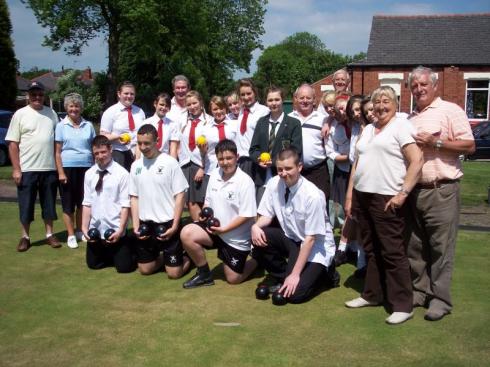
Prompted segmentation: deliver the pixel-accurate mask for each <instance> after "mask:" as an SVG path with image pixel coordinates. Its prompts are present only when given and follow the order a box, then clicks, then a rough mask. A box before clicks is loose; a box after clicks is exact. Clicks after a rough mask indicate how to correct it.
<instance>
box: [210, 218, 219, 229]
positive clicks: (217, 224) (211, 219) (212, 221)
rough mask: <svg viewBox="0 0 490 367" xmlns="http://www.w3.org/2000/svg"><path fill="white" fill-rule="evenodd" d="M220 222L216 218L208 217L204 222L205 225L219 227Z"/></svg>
mask: <svg viewBox="0 0 490 367" xmlns="http://www.w3.org/2000/svg"><path fill="white" fill-rule="evenodd" d="M220 224H221V223H220V221H219V219H218V218H209V219H208V221H207V222H206V227H208V228H211V227H219V226H220Z"/></svg>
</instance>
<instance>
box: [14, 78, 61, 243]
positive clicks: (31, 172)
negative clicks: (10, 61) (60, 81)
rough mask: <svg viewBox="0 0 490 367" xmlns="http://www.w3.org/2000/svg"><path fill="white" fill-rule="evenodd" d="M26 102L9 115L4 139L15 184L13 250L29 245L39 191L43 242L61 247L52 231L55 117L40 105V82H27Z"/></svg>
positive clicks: (56, 179)
mask: <svg viewBox="0 0 490 367" xmlns="http://www.w3.org/2000/svg"><path fill="white" fill-rule="evenodd" d="M27 99H28V101H29V104H28V105H27V106H26V107H23V108H21V109H19V110H18V111H17V112H15V113H14V116H12V121H11V122H10V126H9V129H8V131H7V135H6V137H5V140H6V141H8V147H9V155H10V161H11V162H12V178H13V179H14V182H15V184H16V185H17V197H18V201H19V212H20V224H21V228H22V237H21V239H20V241H19V244H18V245H17V251H19V252H24V251H27V250H28V249H29V248H30V247H31V241H30V237H29V229H30V225H31V222H32V221H33V220H34V204H35V203H36V196H37V193H38V192H39V201H40V203H41V208H42V218H43V220H44V226H45V228H46V241H47V243H48V244H49V245H50V246H51V247H52V248H59V247H61V243H60V241H59V240H58V239H57V238H56V236H55V235H54V234H53V220H56V219H57V218H58V217H57V215H56V193H57V188H58V174H57V173H56V165H55V159H54V131H55V127H56V124H57V123H58V121H59V120H58V116H57V115H56V112H54V111H53V110H52V109H51V108H49V107H46V106H44V85H42V84H41V83H39V82H32V83H30V84H29V87H28V90H27Z"/></svg>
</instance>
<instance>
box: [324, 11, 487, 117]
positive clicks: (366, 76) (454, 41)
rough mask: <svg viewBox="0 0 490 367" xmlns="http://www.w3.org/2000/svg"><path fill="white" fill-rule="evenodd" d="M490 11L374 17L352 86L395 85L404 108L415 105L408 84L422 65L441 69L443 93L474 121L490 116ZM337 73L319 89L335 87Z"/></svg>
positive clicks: (352, 69) (360, 89)
mask: <svg viewBox="0 0 490 367" xmlns="http://www.w3.org/2000/svg"><path fill="white" fill-rule="evenodd" d="M489 34H490V13H485V14H457V15H428V16H384V15H378V16H374V17H373V21H372V26H371V34H370V39H369V46H368V51H367V56H366V58H365V59H364V60H362V61H358V62H354V63H352V64H349V65H348V66H347V69H348V71H349V73H350V75H351V90H352V92H353V93H355V94H366V95H367V94H369V93H371V92H372V91H373V90H374V89H376V88H377V87H379V86H380V85H389V86H391V87H393V89H395V91H396V92H397V94H398V96H399V100H400V111H402V112H407V113H409V112H410V111H411V110H412V109H413V101H412V95H411V93H410V90H409V88H408V85H407V79H408V76H409V74H410V71H411V70H412V69H413V68H415V67H416V66H418V65H423V66H427V67H430V68H432V69H433V70H434V71H436V72H437V73H438V91H439V95H440V96H441V97H442V98H443V99H445V100H447V101H451V102H454V103H456V104H458V105H459V106H461V108H463V109H464V110H465V111H466V113H467V115H468V117H469V119H470V120H471V121H474V122H476V121H481V120H488V119H490V118H489V94H490V93H489V92H490V41H489V39H488V35H489ZM331 79H332V76H331V75H329V76H327V77H326V78H324V79H322V80H321V81H318V82H316V83H315V84H319V85H318V86H317V89H323V90H328V89H333V88H331V87H330V86H329V84H330V85H331V84H332V82H331Z"/></svg>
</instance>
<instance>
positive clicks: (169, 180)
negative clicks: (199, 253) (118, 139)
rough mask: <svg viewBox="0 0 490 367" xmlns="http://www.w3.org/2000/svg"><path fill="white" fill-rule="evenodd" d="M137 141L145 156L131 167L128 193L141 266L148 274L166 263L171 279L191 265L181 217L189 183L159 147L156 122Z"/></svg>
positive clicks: (139, 265) (143, 130) (140, 134)
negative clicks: (184, 247)
mask: <svg viewBox="0 0 490 367" xmlns="http://www.w3.org/2000/svg"><path fill="white" fill-rule="evenodd" d="M137 142H138V148H139V150H140V152H141V154H142V155H141V157H140V158H139V159H138V160H136V161H134V163H133V164H132V166H131V173H130V181H129V195H130V196H131V218H132V220H133V231H134V233H135V235H136V237H137V244H136V254H137V258H138V259H137V261H138V269H139V271H140V273H141V274H143V275H149V274H153V273H155V272H157V271H160V270H161V269H162V265H163V264H165V271H166V272H167V276H168V277H169V278H173V279H176V278H180V277H181V276H182V275H184V274H185V273H186V272H187V270H188V269H189V266H190V262H189V258H188V257H187V256H183V250H182V245H181V243H180V241H179V224H180V217H181V216H182V211H183V208H184V200H185V197H184V195H185V191H186V190H187V188H188V187H189V185H188V184H187V181H186V179H185V177H184V174H183V173H182V170H181V169H180V167H179V164H178V162H177V161H176V160H175V159H174V158H172V157H171V156H169V155H168V154H167V153H162V152H160V151H159V150H158V148H157V143H158V135H157V130H156V129H155V127H154V126H153V125H150V124H146V125H143V126H141V127H140V128H139V130H138V134H137ZM143 224H144V225H145V226H143ZM160 226H163V227H164V229H163V231H162V232H163V233H162V232H159V231H158V227H160ZM143 227H146V231H145V232H146V233H143ZM161 251H163V256H162V255H160V252H161Z"/></svg>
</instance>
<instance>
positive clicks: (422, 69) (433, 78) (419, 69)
mask: <svg viewBox="0 0 490 367" xmlns="http://www.w3.org/2000/svg"><path fill="white" fill-rule="evenodd" d="M421 74H429V76H430V80H431V81H432V85H436V84H437V73H436V72H434V70H432V69H431V68H427V67H425V66H422V65H419V66H417V67H416V68H415V69H413V70H412V72H411V73H410V75H409V76H408V87H409V88H410V86H411V85H412V81H413V80H414V79H416V75H421Z"/></svg>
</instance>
